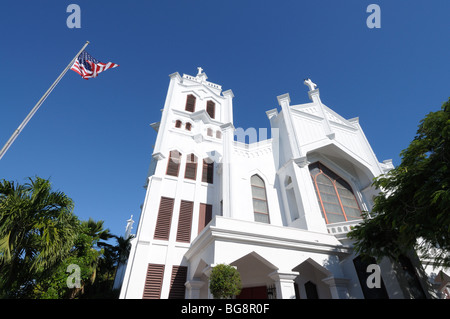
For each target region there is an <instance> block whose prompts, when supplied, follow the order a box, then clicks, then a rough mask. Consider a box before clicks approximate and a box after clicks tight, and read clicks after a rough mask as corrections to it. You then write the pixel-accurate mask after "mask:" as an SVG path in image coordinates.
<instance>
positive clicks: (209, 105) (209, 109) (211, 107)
mask: <svg viewBox="0 0 450 319" xmlns="http://www.w3.org/2000/svg"><path fill="white" fill-rule="evenodd" d="M206 113H208V114H209V117H211V118H212V119H213V118H214V116H215V113H216V103H214V102H213V101H208V102H206Z"/></svg>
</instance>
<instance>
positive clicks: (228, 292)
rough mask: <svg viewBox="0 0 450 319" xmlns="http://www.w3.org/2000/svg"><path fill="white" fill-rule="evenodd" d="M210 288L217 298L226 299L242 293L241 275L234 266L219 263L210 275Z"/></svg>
mask: <svg viewBox="0 0 450 319" xmlns="http://www.w3.org/2000/svg"><path fill="white" fill-rule="evenodd" d="M209 289H210V291H211V293H212V295H213V296H214V298H216V299H226V298H231V297H233V296H236V295H239V294H240V293H241V289H242V285H241V276H240V274H239V272H238V271H237V270H236V268H234V267H233V266H230V265H226V264H218V265H216V266H214V267H213V269H212V271H211V275H210V277H209Z"/></svg>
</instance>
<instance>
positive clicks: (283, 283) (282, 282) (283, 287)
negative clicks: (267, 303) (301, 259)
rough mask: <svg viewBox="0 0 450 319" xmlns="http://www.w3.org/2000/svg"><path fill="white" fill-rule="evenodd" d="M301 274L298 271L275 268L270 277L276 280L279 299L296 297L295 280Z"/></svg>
mask: <svg viewBox="0 0 450 319" xmlns="http://www.w3.org/2000/svg"><path fill="white" fill-rule="evenodd" d="M298 275H299V273H298V272H296V271H291V272H280V271H278V270H275V271H274V272H272V273H270V274H269V277H270V278H272V279H273V280H274V281H275V288H276V289H277V299H295V288H294V280H295V278H296V277H297V276H298Z"/></svg>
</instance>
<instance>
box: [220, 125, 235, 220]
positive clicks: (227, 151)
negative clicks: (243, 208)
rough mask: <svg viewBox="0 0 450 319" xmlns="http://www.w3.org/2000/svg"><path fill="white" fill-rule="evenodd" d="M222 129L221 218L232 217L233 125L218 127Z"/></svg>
mask: <svg viewBox="0 0 450 319" xmlns="http://www.w3.org/2000/svg"><path fill="white" fill-rule="evenodd" d="M220 128H221V129H222V140H223V155H222V200H223V216H224V217H233V209H232V205H233V193H232V192H233V188H232V171H231V170H232V165H231V162H232V161H233V140H234V126H233V123H231V122H230V123H226V124H223V125H221V126H220Z"/></svg>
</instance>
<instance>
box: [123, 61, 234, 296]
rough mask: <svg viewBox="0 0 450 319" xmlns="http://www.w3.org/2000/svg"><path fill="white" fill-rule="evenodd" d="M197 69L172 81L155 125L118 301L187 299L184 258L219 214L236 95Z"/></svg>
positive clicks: (173, 75)
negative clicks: (141, 205)
mask: <svg viewBox="0 0 450 319" xmlns="http://www.w3.org/2000/svg"><path fill="white" fill-rule="evenodd" d="M197 69H198V72H197V75H196V76H192V75H187V74H183V76H180V74H179V73H178V72H176V73H173V74H170V75H169V77H170V83H169V88H168V91H167V95H166V100H165V103H164V107H163V109H162V115H161V120H160V121H159V122H156V123H152V124H151V127H152V128H153V129H155V130H156V131H157V137H156V143H155V147H154V150H153V154H152V160H151V164H150V169H149V174H148V180H147V185H146V187H147V193H146V197H145V201H144V204H143V207H142V212H141V217H140V220H139V226H138V229H137V234H136V239H135V244H134V247H133V250H132V253H131V254H130V258H129V261H128V267H127V273H126V275H125V280H124V284H123V288H122V291H121V298H163V299H165V298H172V297H174V298H176V297H181V295H183V297H184V288H185V287H184V283H185V281H186V275H187V269H188V268H187V266H188V265H187V262H186V260H185V258H184V257H183V256H184V254H185V253H186V251H187V250H188V249H189V247H190V244H191V242H192V241H193V240H194V239H195V238H196V237H197V236H198V234H199V233H200V232H201V231H202V230H203V228H204V227H205V226H206V225H207V224H208V223H209V221H210V220H211V219H212V218H213V217H214V216H216V215H222V197H223V196H222V188H223V187H222V174H223V173H224V172H223V171H225V173H227V170H226V169H223V170H222V167H221V165H219V162H220V161H221V160H222V157H223V154H224V140H226V141H229V138H228V135H229V134H230V133H228V132H227V130H226V129H224V128H223V127H229V126H232V122H233V110H232V109H233V104H232V100H233V93H232V91H231V90H228V91H224V92H222V86H221V85H218V84H215V83H212V82H209V81H207V79H208V77H207V75H206V73H205V72H204V70H203V69H202V68H201V67H199V68H197ZM224 132H227V133H226V134H227V138H224ZM231 134H232V132H231ZM231 137H232V136H231ZM231 141H232V140H231ZM177 294H179V295H180V296H178V295H177Z"/></svg>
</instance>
